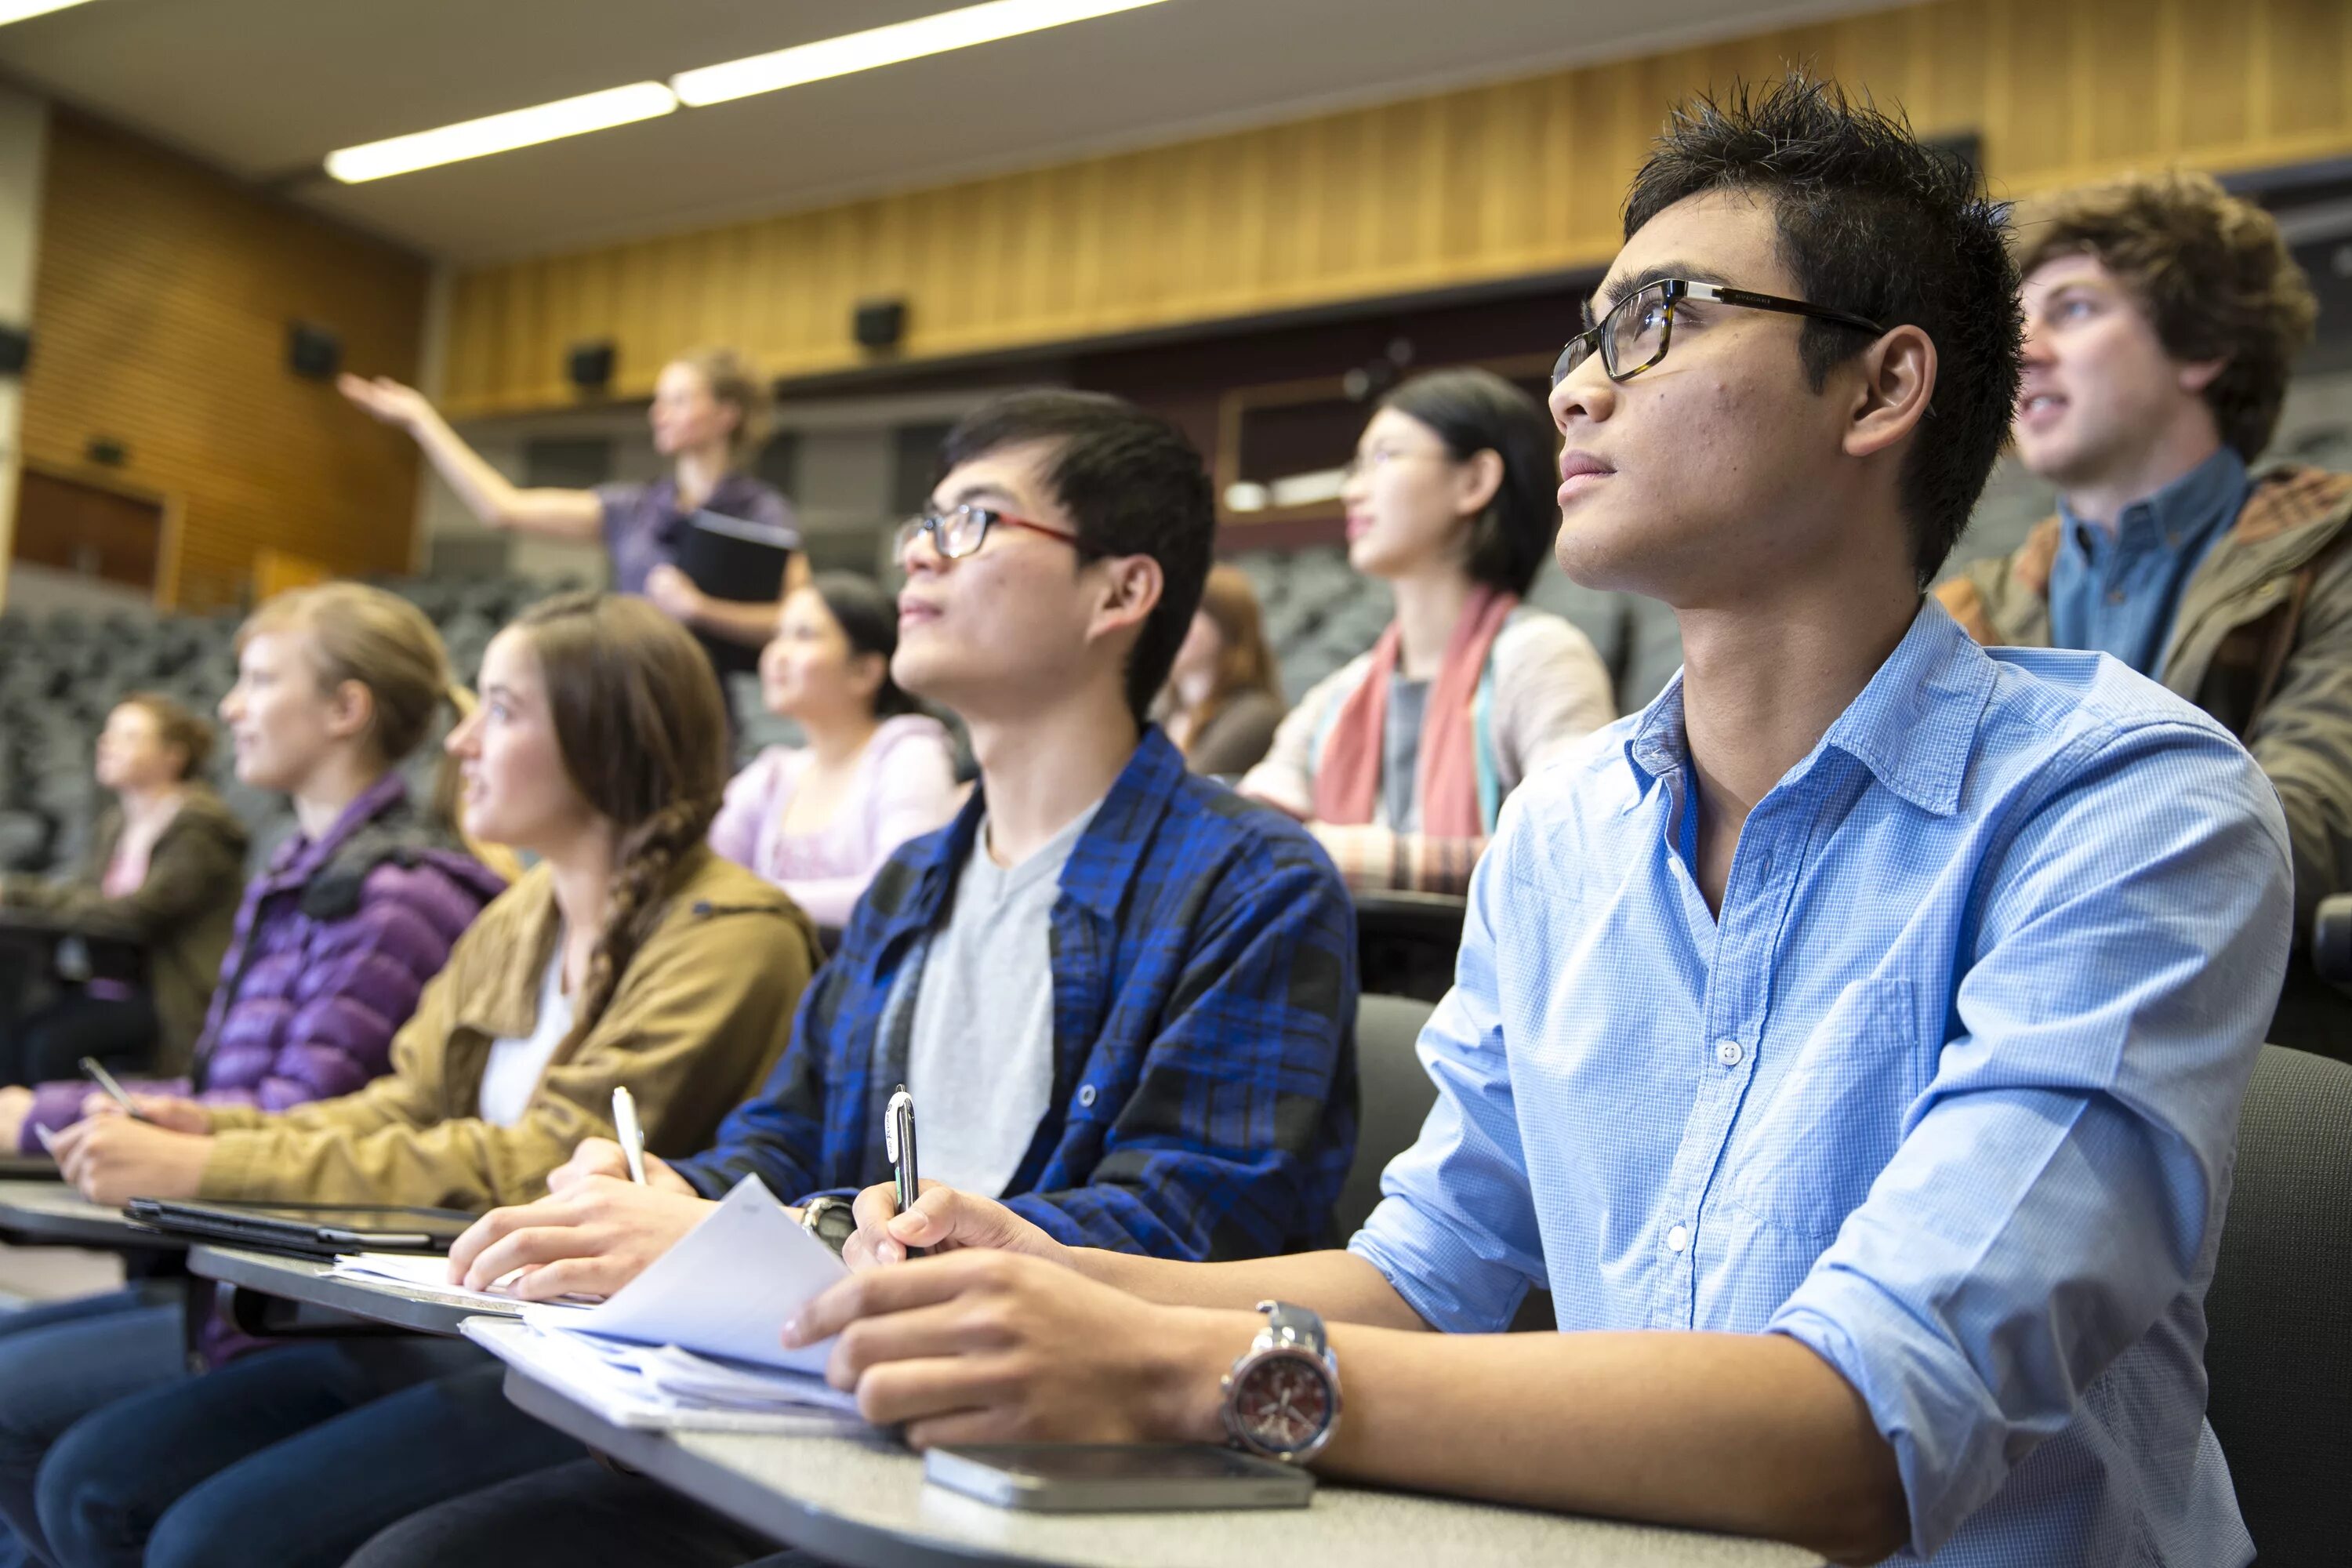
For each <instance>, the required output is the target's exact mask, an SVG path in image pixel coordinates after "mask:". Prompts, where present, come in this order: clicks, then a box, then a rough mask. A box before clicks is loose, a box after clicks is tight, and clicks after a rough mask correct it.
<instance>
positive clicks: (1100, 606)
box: [1087, 555, 1167, 640]
mask: <svg viewBox="0 0 2352 1568" xmlns="http://www.w3.org/2000/svg"><path fill="white" fill-rule="evenodd" d="M1095 565H1096V566H1097V567H1099V568H1100V569H1101V578H1100V581H1101V591H1100V594H1099V595H1098V596H1097V599H1096V601H1095V610H1094V616H1093V617H1092V619H1091V620H1090V621H1089V622H1088V623H1087V638H1088V639H1089V640H1092V639H1093V638H1096V637H1102V636H1105V635H1106V634H1108V633H1111V632H1116V631H1121V630H1124V629H1126V628H1127V627H1129V626H1134V627H1138V628H1140V627H1141V626H1142V625H1143V623H1144V621H1145V620H1146V619H1147V618H1148V617H1149V616H1150V614H1151V612H1152V610H1153V609H1154V608H1155V607H1156V606H1157V605H1159V603H1160V594H1161V593H1162V592H1164V591H1165V589H1166V587H1167V579H1166V578H1165V577H1163V576H1162V575H1161V574H1160V563H1159V562H1157V561H1155V560H1153V559H1152V558H1151V557H1150V556H1149V555H1110V556H1106V557H1104V558H1103V559H1102V560H1100V561H1097V562H1096V563H1095Z"/></svg>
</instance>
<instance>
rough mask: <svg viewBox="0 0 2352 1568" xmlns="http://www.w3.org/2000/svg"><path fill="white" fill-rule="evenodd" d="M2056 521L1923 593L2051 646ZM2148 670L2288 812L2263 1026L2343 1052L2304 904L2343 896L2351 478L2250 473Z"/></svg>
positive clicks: (2349, 843) (1988, 632)
mask: <svg viewBox="0 0 2352 1568" xmlns="http://www.w3.org/2000/svg"><path fill="white" fill-rule="evenodd" d="M2058 544H2059V521H2058V519H2056V518H2054V517H2053V518H2050V519H2047V520H2046V521H2043V522H2042V523H2041V524H2040V525H2039V526H2037V527H2036V528H2035V529H2034V531H2033V532H2032V534H2031V535H2029V536H2028V537H2027V539H2026V542H2025V543H2024V544H2023V545H2021V547H2019V549H2018V550H2017V551H2016V552H2014V553H2012V554H2010V555H2007V556H2000V557H1995V558H1993V559H1990V560H1985V561H1979V562H1976V563H1972V564H1971V565H1969V567H1968V568H1967V569H1966V570H1965V571H1964V572H1963V573H1962V574H1961V575H1959V576H1958V577H1956V578H1954V579H1952V580H1951V581H1949V582H1948V583H1946V584H1943V585H1942V586H1941V587H1939V588H1938V589H1937V597H1938V598H1939V599H1941V600H1942V601H1943V604H1944V607H1945V608H1947V609H1948V610H1950V611H1951V612H1952V615H1953V616H1954V617H1955V618H1956V619H1958V621H1959V623H1960V625H1962V626H1966V627H1967V628H1968V629H1969V634H1970V635H1971V636H1973V637H1975V638H1976V639H1977V640H1978V641H1979V642H1981V643H1988V644H1990V643H2004V644H2011V645H2015V646H2020V647H2048V646H2049V645H2050V571H2051V566H2052V563H2053V562H2055V561H2056V559H2057V555H2058ZM2157 678H2158V679H2159V680H2161V681H2162V682H2163V683H2164V685H2165V686H2166V687H2168V688H2169V689H2171V690H2172V691H2174V692H2176V693H2178V694H2179V695H2180V696H2182V697H2185V698H2187V699H2188V700H2189V701H2191V702H2194V703H2196V704H2197V706H2198V707H2200V708H2202V709H2203V710H2205V711H2206V712H2208V713H2210V714H2211V715H2212V716H2213V717H2214V718H2215V719H2217V720H2219V721H2221V723H2223V724H2225V725H2227V726H2228V727H2229V729H2230V731H2231V733H2232V734H2234V735H2236V736H2237V737H2238V738H2239V740H2241V741H2242V742H2244V743H2245V746H2246V749H2247V750H2248V751H2250V752H2252V753H2253V756H2254V760H2255V761H2256V762H2257V763H2261V764H2262V769H2263V773H2266V774H2268V775H2269V777H2270V781H2271V784H2272V786H2273V788H2275V789H2276V790H2277V791H2278V794H2279V802H2280V804H2281V805H2284V807H2285V808H2286V820H2287V831H2288V835H2289V837H2290V839H2291V840H2292V843H2293V847H2294V905H2295V950H2294V957H2293V958H2292V959H2291V960H2290V961H2289V963H2288V967H2287V985H2286V992H2285V995H2284V1000H2283V1001H2282V1003H2281V1005H2280V1008H2279V1014H2278V1017H2277V1020H2276V1021H2275V1022H2274V1024H2273V1027H2272V1036H2271V1037H2272V1038H2273V1040H2275V1041H2277V1042H2278V1043H2279V1044H2282V1045H2295V1046H2301V1047H2305V1049H2311V1050H2319V1051H2324V1052H2326V1053H2327V1054H2329V1055H2333V1056H2340V1057H2347V1058H2352V1001H2347V999H2346V998H2345V997H2343V996H2342V995H2341V994H2339V993H2336V991H2334V990H2333V989H2332V988H2331V987H2329V986H2327V985H2326V984H2325V983H2324V982H2321V981H2320V980H2319V979H2318V978H2317V977H2316V976H2315V975H2314V974H2313V973H2311V969H2310V963H2309V944H2310V941H2311V919H2312V913H2313V910H2315V909H2316V908H2317V906H2318V903H2319V900H2322V899H2324V898H2326V897H2328V896H2329V895H2331V894H2335V893H2342V892H2352V475H2347V474H2332V473H2327V472H2325V471H2323V470H2321V469H2317V468H2298V467H2292V466H2288V467H2280V468H2271V469H2268V470H2266V471H2264V472H2263V473H2262V474H2261V475H2259V476H2257V478H2256V479H2255V480H2254V486H2253V489H2252V493H2251V494H2249V496H2248V497H2247V500H2246V505H2245V508H2244V510H2242V511H2241V512H2240V513H2239V514H2238V521H2237V522H2236V523H2235V524H2234V525H2233V526H2232V527H2231V530H2230V531H2229V532H2228V533H2226V534H2224V535H2223V536H2222V537H2221V540H2220V541H2219V542H2216V543H2215V545H2214V546H2213V548H2212V549H2211V550H2210V551H2209V552H2207V553H2206V556H2205V559H2204V560H2203V561H2202V562H2201V563H2200V564H2199V565H2198V568H2197V570H2196V573H2195V574H2193V575H2192V576H2191V577H2190V578H2189V584H2188V586H2187V587H2186V588H2184V589H2183V590H2182V591H2181V595H2180V608H2179V613H2178V614H2176V615H2175V616H2174V617H2173V624H2172V637H2171V641H2170V642H2169V643H2168V644H2167V646H2166V647H2165V650H2164V658H2163V662H2162V664H2161V666H2160V667H2159V668H2158V672H2157Z"/></svg>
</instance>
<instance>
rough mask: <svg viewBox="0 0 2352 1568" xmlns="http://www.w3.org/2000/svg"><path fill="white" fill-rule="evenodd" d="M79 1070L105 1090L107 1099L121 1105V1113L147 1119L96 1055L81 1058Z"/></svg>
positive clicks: (141, 1119)
mask: <svg viewBox="0 0 2352 1568" xmlns="http://www.w3.org/2000/svg"><path fill="white" fill-rule="evenodd" d="M81 1070H82V1072H83V1073H84V1074H85V1075H86V1076H87V1077H88V1078H89V1081H90V1082H92V1083H94V1084H96V1085H98V1087H99V1088H100V1089H103V1090H104V1091H105V1093H106V1098H107V1099H109V1100H112V1101H114V1103H115V1104H117V1105H119V1106H121V1107H122V1114H123V1115H125V1116H128V1117H129V1118H131V1121H146V1120H147V1117H146V1115H145V1113H144V1112H142V1110H140V1109H139V1108H138V1107H137V1106H136V1105H133V1104H132V1103H131V1096H130V1095H129V1094H128V1093H126V1092H125V1091H124V1089H123V1088H122V1086H121V1084H119V1083H117V1082H115V1081H114V1075H113V1074H112V1073H110V1072H109V1071H107V1070H106V1068H105V1066H104V1064H103V1063H101V1062H100V1060H99V1059H98V1058H96V1057H84V1058H81Z"/></svg>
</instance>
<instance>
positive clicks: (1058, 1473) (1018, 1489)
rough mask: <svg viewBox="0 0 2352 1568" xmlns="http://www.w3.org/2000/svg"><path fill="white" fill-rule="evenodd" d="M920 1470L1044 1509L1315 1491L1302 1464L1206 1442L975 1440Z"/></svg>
mask: <svg viewBox="0 0 2352 1568" xmlns="http://www.w3.org/2000/svg"><path fill="white" fill-rule="evenodd" d="M923 1477H924V1479H927V1480H932V1481H937V1482H938V1483H939V1484H940V1485H941V1486H943V1487H946V1488H948V1489H950V1490H952V1491H960V1492H962V1493H964V1494H965V1495H967V1496H969V1497H976V1498H978V1499H980V1500H981V1501H982V1502H992V1503H994V1504H995V1505H996V1506H997V1507H999V1508H1021V1509H1032V1510H1037V1511H1039V1512H1045V1513H1157V1512H1189V1511H1196V1510H1202V1509H1223V1508H1305V1507H1306V1506H1307V1503H1308V1501H1309V1500H1312V1499H1313V1498H1314V1496H1315V1478H1314V1477H1313V1476H1311V1475H1309V1474H1308V1473H1307V1471H1305V1470H1302V1469H1299V1468H1296V1467H1295V1466H1291V1465H1284V1464H1277V1463H1276V1462H1275V1461H1274V1460H1272V1459H1261V1458H1258V1457H1257V1456H1256V1455H1255V1454H1244V1453H1242V1452H1241V1451H1240V1450H1238V1449H1234V1448H1220V1447H1214V1446H1213V1445H1211V1444H1207V1443H987V1444H978V1443H975V1444H968V1445H962V1446H958V1447H940V1448H933V1449H932V1450H930V1452H929V1453H928V1454H926V1455H924V1456H923Z"/></svg>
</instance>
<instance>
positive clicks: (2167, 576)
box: [2050, 447, 2253, 676]
mask: <svg viewBox="0 0 2352 1568" xmlns="http://www.w3.org/2000/svg"><path fill="white" fill-rule="evenodd" d="M2252 488H2253V481H2252V479H2249V478H2248V477H2247V474H2246V465H2245V462H2244V460H2243V459H2242V458H2240V457H2239V456H2238V454H2237V453H2236V452H2235V451H2234V450H2232V449H2231V448H2230V447H2222V448H2221V450H2220V451H2218V452H2216V453H2214V454H2213V455H2212V456H2211V457H2210V458H2206V459H2205V460H2204V461H2203V462H2202V463H2200V464H2199V465H2198V466H2197V467H2196V468H2191V469H2189V472H2187V473H2185V474H2183V475H2181V476H2180V478H2179V479H2175V480H2173V481H2172V482H2171V483H2170V484H2168V485H2167V486H2165V487H2164V488H2163V489H2160V490H2158V491H2157V492H2156V493H2155V494H2154V495H2152V496H2148V497H2147V498H2145V499H2143V500H2136V501H2134V502H2132V504H2131V505H2129V506H2127V507H2126V508H2124V510H2123V515H2122V516H2121V517H2120V518H2118V519H2116V528H2115V531H2114V532H2112V533H2110V532H2108V531H2106V530H2105V529H2104V528H2100V527H2098V526H2096V525H2095V524H2093V523H2087V522H2084V521H2082V520H2080V519H2079V518H2077V517H2076V516H2075V515H2074V513H2073V512H2072V511H2070V510H2067V508H2066V505H2065V503H2064V502H2063V500H2062V501H2061V502H2060V503H2059V506H2058V517H2059V531H2058V555H2057V559H2055V560H2054V561H2053V562H2052V563H2051V564H2050V641H2051V643H2052V645H2053V647H2077V648H2090V649H2093V650H2095V651H2097V652H2100V653H2111V654H2113V655H2115V656H2116V658H2119V659H2121V660H2123V661H2124V662H2125V663H2126V664H2127V665H2129V666H2131V667H2132V668H2134V669H2137V670H2138V671H2139V672H2140V673H2141V674H2142V675H2147V676H2153V675H2156V674H2157V673H2158V671H2159V670H2160V669H2161V668H2163V663H2164V654H2165V649H2166V647H2167V646H2168V644H2170V642H2171V641H2172V623H2173V619H2174V617H2175V615H2176V613H2177V612H2178V611H2179V607H2180V595H2181V593H2182V591H2183V590H2185V589H2186V588H2187V587H2188V586H2189V578H2191V577H2193V576H2195V575H2196V574H2197V568H2198V565H2199V564H2200V563H2202V562H2203V561H2204V559H2205V555H2206V552H2208V551H2210V550H2211V549H2212V548H2213V544H2214V542H2215V541H2217V540H2219V539H2220V538H2221V536H2222V535H2223V534H2225V533H2227V532H2229V531H2230V526H2231V523H2233V522H2235V521H2237V518H2238V513H2239V512H2240V511H2242V510H2244V509H2245V505H2246V497H2247V495H2248V494H2249V493H2250V492H2251V491H2252Z"/></svg>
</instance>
